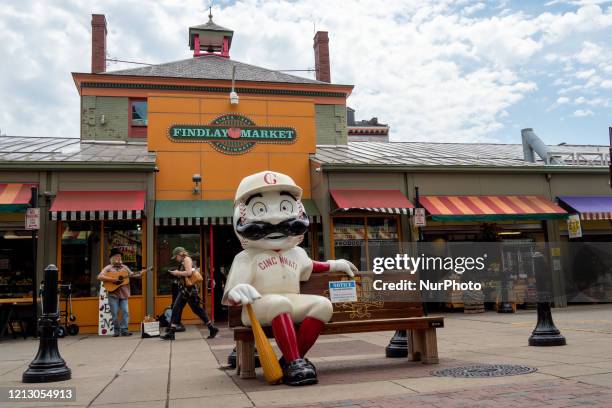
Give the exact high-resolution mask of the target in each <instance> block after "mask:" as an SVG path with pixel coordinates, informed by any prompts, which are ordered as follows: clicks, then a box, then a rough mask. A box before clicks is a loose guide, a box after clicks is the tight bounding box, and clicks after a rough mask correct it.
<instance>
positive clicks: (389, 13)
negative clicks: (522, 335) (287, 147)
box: [0, 0, 612, 144]
mask: <svg viewBox="0 0 612 408" xmlns="http://www.w3.org/2000/svg"><path fill="white" fill-rule="evenodd" d="M208 4H209V2H208V1H200V0H183V1H177V0H158V1H155V2H151V1H148V0H105V1H103V2H100V1H98V2H93V1H76V0H56V1H53V2H47V1H33V0H20V1H14V0H8V1H4V2H3V7H1V8H0V38H2V39H3V41H2V42H0V60H2V64H0V95H1V96H2V97H1V98H0V131H1V132H2V133H3V134H9V135H33V136H66V137H78V136H79V98H78V94H77V92H76V89H75V87H74V83H73V82H72V79H71V77H70V72H75V71H76V72H88V71H89V69H90V46H91V43H90V35H91V34H90V19H91V17H90V15H91V13H103V14H106V17H107V20H108V28H109V35H108V55H109V57H112V58H119V59H125V60H133V61H143V62H151V63H162V62H168V61H174V60H179V59H184V58H190V52H189V49H188V47H187V29H188V27H189V26H190V25H196V24H200V23H203V22H205V21H206V20H207V14H208V12H207V6H208ZM213 13H214V19H215V21H216V22H217V23H218V24H220V25H223V26H226V27H230V28H233V29H234V31H235V35H234V41H233V44H232V50H231V56H232V58H234V59H236V60H238V61H242V62H247V63H251V64H254V65H259V66H263V67H267V68H272V69H308V68H312V67H313V66H314V61H313V51H312V37H313V34H314V32H313V27H316V29H317V30H327V31H329V37H330V53H331V64H332V81H333V82H338V83H348V84H353V85H355V90H354V92H353V95H351V97H350V98H349V101H348V102H349V105H350V106H351V107H353V108H354V109H356V111H357V113H356V114H357V118H358V119H368V118H370V117H373V116H376V117H378V118H379V120H380V121H381V122H384V123H388V124H389V125H390V126H391V139H392V140H395V141H400V140H401V141H411V140H414V141H424V140H427V141H439V142H449V141H464V142H477V141H490V142H501V143H519V142H520V129H521V128H524V127H532V128H534V129H535V131H536V133H537V134H538V135H539V136H540V137H541V138H542V139H544V141H545V142H547V143H549V144H556V143H561V142H566V143H577V144H607V143H608V126H609V125H612V115H611V112H612V58H610V56H611V55H612V42H611V41H610V38H612V37H611V35H612V1H600V0H549V1H544V2H538V1H503V0H500V1H478V0H401V1H400V0H397V1H384V2H382V1H375V0H352V1H330V0H302V1H287V0H265V1H262V0H244V1H237V2H221V1H217V2H216V3H215V5H214V9H213ZM128 67H132V66H131V65H126V64H117V63H110V64H109V66H108V69H109V70H116V69H122V68H128ZM309 75H310V74H308V73H303V76H309Z"/></svg>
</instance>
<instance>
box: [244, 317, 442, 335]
mask: <svg viewBox="0 0 612 408" xmlns="http://www.w3.org/2000/svg"><path fill="white" fill-rule="evenodd" d="M298 326H299V325H298ZM442 327H444V317H437V316H427V317H408V318H402V319H377V320H362V321H347V322H334V323H327V324H325V326H323V331H322V332H321V334H345V333H364V332H376V331H392V330H425V329H430V328H442ZM263 329H264V332H265V333H266V335H267V336H268V337H273V334H272V328H271V327H269V326H266V327H264V328H263ZM252 339H253V332H252V330H251V328H250V327H244V326H240V327H235V328H234V340H242V341H252Z"/></svg>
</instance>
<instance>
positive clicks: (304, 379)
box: [222, 171, 357, 385]
mask: <svg viewBox="0 0 612 408" xmlns="http://www.w3.org/2000/svg"><path fill="white" fill-rule="evenodd" d="M301 199H302V189H301V188H300V187H298V186H297V185H296V184H295V182H294V181H293V179H292V178H291V177H289V176H287V175H284V174H281V173H277V172H273V171H264V172H261V173H257V174H253V175H250V176H248V177H245V178H244V179H243V180H242V181H241V182H240V185H239V186H238V189H237V191H236V197H235V200H234V220H233V223H234V231H235V232H236V235H237V236H238V239H239V240H240V243H241V245H242V247H243V249H244V250H243V251H242V252H240V253H239V254H238V255H236V257H235V258H234V262H233V263H232V266H231V269H230V272H229V276H228V278H227V283H226V285H225V292H224V294H223V299H222V303H223V304H225V305H245V304H250V303H252V304H253V306H252V307H253V310H254V312H255V315H256V316H257V318H258V320H259V322H260V323H261V324H262V325H271V326H272V331H273V333H274V338H275V340H276V344H277V345H278V347H279V348H280V350H281V352H282V354H283V358H282V359H281V366H282V367H283V381H284V382H285V383H286V384H289V385H307V384H314V383H316V382H317V372H316V369H315V367H314V365H313V364H312V363H311V362H310V361H308V360H307V359H305V358H304V356H305V355H306V353H307V352H308V350H309V349H310V348H311V347H312V346H313V345H314V343H315V341H316V340H317V338H318V336H319V334H320V333H321V330H322V329H323V326H324V324H325V323H327V322H328V321H329V320H330V319H331V317H332V314H333V307H332V304H331V302H330V300H329V299H328V298H326V297H323V296H316V295H305V294H300V281H307V280H308V279H309V278H310V275H311V273H312V272H326V271H331V272H344V273H346V274H347V275H348V276H350V277H352V276H354V272H356V271H357V268H356V267H355V266H354V265H353V264H352V263H350V262H349V261H346V260H329V261H327V262H316V261H313V260H312V259H310V258H309V257H308V255H307V253H306V251H305V250H304V249H303V248H301V247H299V246H298V245H299V244H300V243H301V242H302V240H303V239H304V233H305V232H306V231H308V226H309V222H308V217H307V216H306V212H305V210H304V206H303V204H302V201H301ZM242 323H243V324H244V325H245V326H250V320H249V316H248V314H247V312H246V308H244V307H243V309H242ZM294 323H301V325H300V329H299V331H298V332H297V333H296V330H295V327H294Z"/></svg>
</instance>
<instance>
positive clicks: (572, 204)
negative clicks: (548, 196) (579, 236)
mask: <svg viewBox="0 0 612 408" xmlns="http://www.w3.org/2000/svg"><path fill="white" fill-rule="evenodd" d="M559 204H561V206H562V207H564V208H566V209H567V210H568V211H569V212H572V213H578V214H580V219H581V220H585V221H587V220H612V195H610V196H563V197H559Z"/></svg>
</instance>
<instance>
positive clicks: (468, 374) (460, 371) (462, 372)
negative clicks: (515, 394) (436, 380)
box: [432, 364, 538, 378]
mask: <svg viewBox="0 0 612 408" xmlns="http://www.w3.org/2000/svg"><path fill="white" fill-rule="evenodd" d="M537 370H538V369H537V368H534V367H528V366H524V365H513V364H475V365H469V366H463V367H453V368H445V369H443V370H438V371H434V372H433V373H432V374H433V375H435V376H437V377H462V378H472V377H507V376H510V375H522V374H529V373H534V372H536V371H537Z"/></svg>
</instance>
